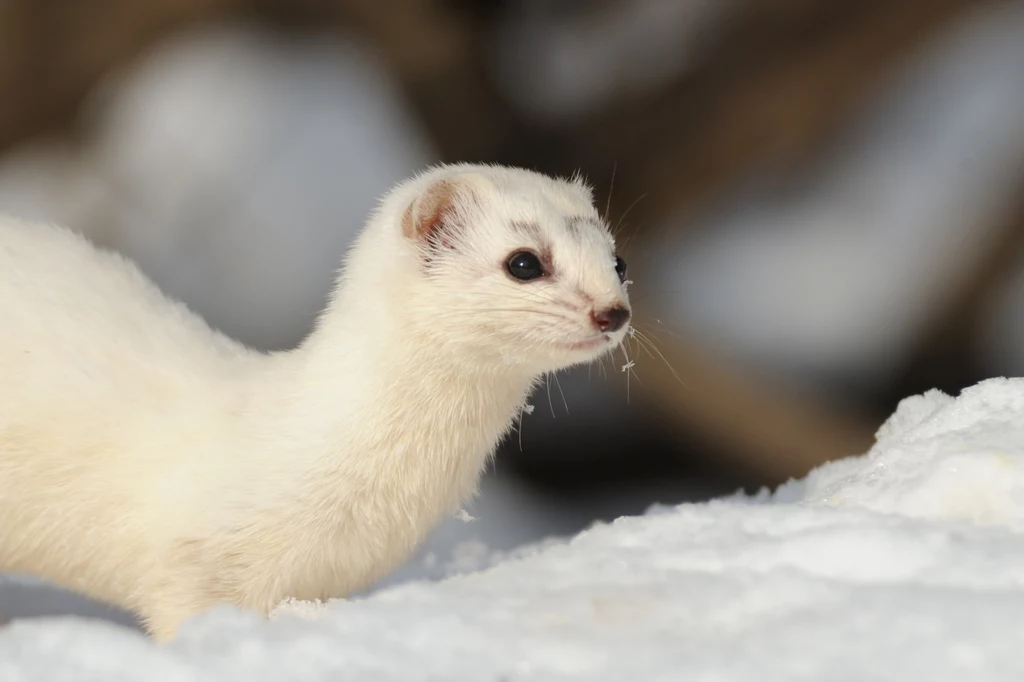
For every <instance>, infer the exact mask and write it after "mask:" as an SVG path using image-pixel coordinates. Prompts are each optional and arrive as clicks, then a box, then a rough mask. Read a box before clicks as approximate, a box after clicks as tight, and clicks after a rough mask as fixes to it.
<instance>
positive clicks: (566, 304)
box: [399, 166, 631, 372]
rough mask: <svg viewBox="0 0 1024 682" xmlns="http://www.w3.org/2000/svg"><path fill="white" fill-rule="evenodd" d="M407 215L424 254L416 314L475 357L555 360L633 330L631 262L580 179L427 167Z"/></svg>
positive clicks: (407, 235) (585, 356) (420, 322)
mask: <svg viewBox="0 0 1024 682" xmlns="http://www.w3.org/2000/svg"><path fill="white" fill-rule="evenodd" d="M418 181H419V182H418V191H416V193H415V194H414V195H413V196H412V197H411V198H409V199H407V201H406V202H405V206H404V208H403V209H402V213H401V218H400V220H399V223H400V226H401V237H402V239H403V240H404V242H405V244H406V246H408V247H409V248H410V249H411V253H412V254H413V258H414V259H415V262H416V267H415V275H410V276H412V277H413V278H414V280H415V286H411V287H407V290H408V292H409V297H410V298H409V300H408V302H407V303H408V306H406V307H405V309H406V314H407V315H408V316H410V317H411V318H412V321H413V323H414V324H415V327H416V329H417V333H421V334H423V335H425V336H427V337H429V338H431V339H432V340H433V342H434V343H436V344H438V345H440V346H445V347H447V348H449V349H451V350H454V351H455V352H458V353H460V354H461V355H462V356H463V357H465V359H466V360H467V362H471V361H474V360H482V361H485V362H494V361H495V360H497V361H499V362H503V363H508V364H516V365H521V366H523V367H524V368H526V369H527V370H529V371H531V372H547V371H553V370H556V369H560V368H563V367H567V366H570V365H574V364H578V363H582V362H587V361H589V360H592V359H594V358H596V357H598V356H600V355H602V354H604V353H606V352H608V351H610V350H611V349H614V348H615V347H616V346H617V345H618V344H619V343H620V342H621V341H622V340H623V337H624V335H625V334H626V332H627V330H628V325H629V320H630V314H631V310H630V304H629V298H628V296H627V294H626V285H627V280H626V264H625V262H624V261H623V260H622V259H621V258H620V257H619V256H618V254H617V253H616V247H615V241H614V239H613V238H612V235H611V233H610V232H609V230H608V228H607V225H606V224H605V222H604V220H603V219H602V218H601V216H600V215H599V214H598V212H597V210H596V209H595V207H594V204H593V197H592V194H591V191H590V189H589V188H588V187H587V186H586V185H585V184H583V182H582V181H580V180H571V181H566V180H558V179H553V178H550V177H547V176H544V175H540V174H537V173H533V172H529V171H525V170H520V169H511V168H502V167H494V166H454V167H443V168H440V169H436V170H435V171H433V172H431V173H428V174H427V175H425V176H423V177H421V178H419V179H418Z"/></svg>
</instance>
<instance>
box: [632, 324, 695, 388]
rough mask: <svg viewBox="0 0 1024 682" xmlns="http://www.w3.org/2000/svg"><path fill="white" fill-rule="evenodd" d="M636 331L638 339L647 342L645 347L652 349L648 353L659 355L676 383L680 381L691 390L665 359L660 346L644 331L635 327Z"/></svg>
mask: <svg viewBox="0 0 1024 682" xmlns="http://www.w3.org/2000/svg"><path fill="white" fill-rule="evenodd" d="M634 329H635V330H636V335H637V339H639V340H642V341H643V342H645V344H646V346H645V347H647V346H649V347H650V349H649V350H648V351H647V352H648V354H650V352H651V350H653V351H654V352H655V353H657V354H658V357H660V358H661V361H662V362H664V363H665V366H666V367H668V370H669V371H670V372H672V376H674V377H675V378H676V381H678V382H679V383H680V384H682V385H683V386H686V388H690V387H689V386H687V385H686V382H685V381H683V380H682V378H681V377H680V376H679V373H678V372H676V368H675V367H673V366H672V363H671V362H669V361H668V358H666V357H665V355H664V353H662V352H661V351H660V350H659V349H658V346H657V345H656V344H655V343H654V342H653V341H651V340H650V339H649V338H648V337H647V336H646V335H645V334H644V333H643V332H642V331H640V330H639V329H636V328H635V327H634ZM651 357H652V358H653V357H654V356H653V355H652V356H651Z"/></svg>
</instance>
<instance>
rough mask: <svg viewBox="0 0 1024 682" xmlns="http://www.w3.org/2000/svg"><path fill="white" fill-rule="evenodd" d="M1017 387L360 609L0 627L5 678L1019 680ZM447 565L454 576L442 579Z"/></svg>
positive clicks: (345, 606) (938, 396) (1023, 505)
mask: <svg viewBox="0 0 1024 682" xmlns="http://www.w3.org/2000/svg"><path fill="white" fill-rule="evenodd" d="M1022 529H1024V379H993V380H989V381H986V382H983V383H981V384H979V385H977V386H974V387H972V388H970V389H967V390H965V391H964V392H963V393H962V394H961V395H960V396H957V397H956V398H953V397H950V396H947V395H945V394H942V393H940V392H938V391H932V392H929V393H926V394H925V395H922V396H916V397H912V398H909V399H907V400H905V401H904V402H903V403H902V404H901V405H900V406H899V408H898V410H897V411H896V413H895V414H894V415H893V416H892V417H891V418H890V419H889V420H888V421H887V422H886V423H885V424H884V425H883V426H882V427H881V428H880V429H879V431H878V440H877V442H876V444H875V446H874V447H873V448H872V449H871V451H869V452H868V453H867V454H865V455H863V456H859V457H851V458H848V459H844V460H840V461H836V462H832V463H829V464H826V465H824V466H822V467H820V468H819V469H817V470H815V471H814V472H812V473H811V474H810V475H809V476H808V477H807V478H805V479H804V480H801V481H792V482H790V483H788V484H786V485H784V486H782V487H780V488H779V489H778V490H776V491H775V492H774V493H770V492H768V491H762V492H761V493H759V494H757V495H754V496H744V495H741V494H736V495H733V496H731V497H728V498H723V499H718V500H715V501H712V502H710V503H702V504H687V505H682V506H679V507H673V508H669V507H655V508H652V509H651V510H650V511H649V512H648V513H647V514H646V515H644V516H638V517H623V518H620V519H618V520H616V521H615V522H613V523H610V524H601V525H597V526H594V527H593V528H591V529H589V530H587V531H585V532H583V533H581V534H579V535H578V536H576V537H575V538H573V539H572V540H571V541H569V542H561V541H552V542H548V543H543V544H541V545H538V546H534V547H527V548H524V549H521V550H518V551H515V552H512V553H511V554H510V555H506V556H493V555H489V554H487V553H486V552H484V551H482V550H481V549H480V548H476V550H475V551H476V554H475V559H476V560H475V562H474V561H470V562H469V564H474V565H470V566H464V567H463V569H466V568H468V569H478V570H471V572H468V573H464V574H461V575H456V576H454V577H451V578H448V579H445V580H441V581H437V582H409V583H405V584H402V585H398V586H394V587H391V588H388V589H384V590H382V591H379V592H376V593H374V594H372V595H370V596H369V597H366V598H363V599H355V600H351V601H345V600H336V601H333V602H330V603H328V604H326V605H319V604H311V603H298V604H296V603H291V604H284V605H282V606H281V607H279V609H278V610H277V612H276V613H275V614H274V617H273V618H272V619H270V620H269V621H268V620H264V619H261V618H259V617H257V616H255V615H252V614H246V613H242V612H239V611H237V610H235V609H232V608H229V607H223V608H219V609H216V610H214V611H212V612H210V613H208V614H205V615H202V616H199V617H197V618H195V619H193V620H191V621H190V622H188V623H187V624H186V625H185V627H184V628H183V630H182V633H181V635H180V637H179V639H178V640H176V641H175V642H173V643H171V644H169V645H166V646H164V647H158V646H156V645H154V644H151V643H149V642H148V641H147V640H145V639H144V638H143V637H142V636H141V635H140V634H138V633H137V632H135V631H132V630H129V629H127V628H122V627H119V626H116V625H113V624H109V623H102V622H88V621H84V620H75V619H70V618H65V619H52V620H42V619H40V620H32V621H22V622H15V623H13V624H11V625H10V626H8V627H6V628H5V629H3V630H0V679H3V680H5V681H7V680H9V681H11V682H17V681H20V680H33V681H34V682H46V681H47V680H67V679H76V680H90V679H97V680H99V679H102V680H153V681H155V682H163V681H165V680H166V681H170V680H174V681H179V680H180V681H186V680H187V681H193V680H233V679H251V680H264V679H266V680H279V679H289V680H328V679H342V678H344V679H374V680H450V681H457V680H495V681H497V680H527V679H528V680H547V679H585V680H623V679H634V680H670V679H671V680H677V679H687V680H720V681H726V680H822V679H828V680H863V679H873V680H884V679H892V680H918V679H928V680H961V679H985V680H1003V679H1006V680H1010V679H1021V676H1022V675H1024V659H1022V658H1021V657H1020V656H1019V646H1020V642H1021V641H1024V623H1022V621H1021V619H1020V614H1021V613H1022V612H1024V535H1022V534H1021V530H1022ZM456 570H462V569H458V568H457V569H456Z"/></svg>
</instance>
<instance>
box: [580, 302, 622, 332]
mask: <svg viewBox="0 0 1024 682" xmlns="http://www.w3.org/2000/svg"><path fill="white" fill-rule="evenodd" d="M590 319H592V320H593V321H594V326H596V327H597V328H598V329H600V330H601V331H603V332H617V331H618V330H620V329H622V327H623V326H624V325H625V324H626V323H627V322H629V309H628V308H624V307H622V306H621V305H616V306H612V307H611V308H605V309H604V310H595V311H593V312H591V313H590Z"/></svg>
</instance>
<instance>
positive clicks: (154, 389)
mask: <svg viewBox="0 0 1024 682" xmlns="http://www.w3.org/2000/svg"><path fill="white" fill-rule="evenodd" d="M248 357H249V354H248V352H247V351H246V350H245V349H244V348H242V347H241V346H239V345H238V344H235V343H233V342H231V341H230V340H228V339H226V338H224V337H223V336H220V335H218V334H216V333H214V332H212V331H211V330H210V329H209V328H208V327H207V326H206V325H205V324H204V323H203V322H202V320H200V319H199V318H198V317H197V316H195V315H193V314H192V313H190V312H189V311H188V310H187V309H185V308H184V307H183V306H181V305H179V304H176V303H174V302H172V301H170V300H168V299H167V298H166V297H164V296H163V295H162V294H161V293H160V291H159V290H158V289H157V288H156V287H155V285H153V284H152V283H151V282H149V280H147V279H146V278H145V277H144V276H143V275H142V274H141V273H139V272H138V270H137V269H136V268H135V267H134V266H133V265H131V264H130V263H129V262H127V261H125V260H124V259H122V258H121V257H119V256H117V255H115V254H113V253H110V252H107V251H103V250H99V249H97V248H95V247H93V246H92V245H91V244H89V243H88V242H86V241H85V240H84V239H83V238H81V237H80V236H78V235H76V234H74V233H72V232H70V231H67V230H64V229H62V228H58V227H53V226H48V225H43V224H37V223H24V222H20V221H16V220H12V219H10V218H2V217H0V535H2V536H3V538H2V540H0V571H2V570H29V569H30V568H31V566H32V565H33V564H34V563H38V561H37V559H38V555H40V554H45V553H52V554H53V555H57V554H60V553H61V550H60V548H59V547H57V546H56V543H57V542H59V541H63V542H68V538H71V540H70V541H71V542H75V543H81V545H82V547H81V548H80V551H73V552H66V551H65V552H63V555H64V556H68V557H76V564H75V565H70V564H67V565H60V564H59V563H57V562H53V563H51V564H49V565H54V566H57V567H58V570H59V572H61V573H67V574H74V573H75V572H79V573H80V572H83V571H85V572H88V571H93V572H96V571H101V570H102V571H106V570H107V569H109V573H110V576H109V578H108V579H109V580H111V581H116V580H117V579H118V578H117V573H118V571H117V567H118V562H130V561H136V560H143V559H144V557H146V556H148V554H149V550H150V549H151V548H150V547H148V546H144V545H146V543H148V542H149V540H148V539H147V538H145V537H144V536H143V535H142V532H143V531H142V529H143V528H146V527H147V521H148V520H147V519H146V518H145V516H146V514H147V512H146V509H147V508H152V505H153V504H159V503H160V500H158V499H154V495H159V494H160V493H158V492H157V491H159V490H161V488H160V487H159V486H157V485H156V484H155V482H153V481H154V479H155V478H161V479H163V483H164V484H166V486H167V489H168V490H174V487H175V481H174V480H173V479H174V475H173V474H174V471H175V459H176V458H184V457H188V456H189V453H188V452H185V451H183V449H186V445H187V443H189V442H190V441H191V440H192V439H195V441H196V442H201V440H202V439H203V436H204V435H206V436H208V435H209V433H208V432H207V433H204V431H206V430H207V425H206V424H205V423H203V421H202V419H201V418H197V419H196V421H195V422H194V423H189V420H190V418H191V417H192V415H202V414H211V413H216V412H217V408H219V407H221V404H222V403H224V401H225V400H226V398H225V395H224V392H223V391H222V390H220V388H219V387H220V386H221V385H223V384H226V382H224V381H222V380H221V379H222V378H226V377H223V375H224V374H225V373H230V372H234V371H243V368H244V367H245V366H246V359H247V358H248ZM211 407H212V408H214V409H210V408H211ZM221 409H223V408H221ZM170 415H174V416H173V419H175V420H177V421H170V419H172V417H171V416H170ZM135 443H147V444H148V446H147V447H145V448H136V447H133V445H134V444H135ZM172 494H173V493H172ZM166 503H167V504H171V503H172V500H171V499H167V500H166ZM147 505H148V506H147ZM150 527H151V526H150ZM135 533H138V535H137V536H134V535H133V534H135ZM112 534H118V535H119V537H118V538H117V541H116V543H112V542H111V535H112ZM153 541H154V542H159V540H158V539H156V538H154V539H153ZM114 544H116V546H118V547H119V548H120V549H122V550H127V551H126V552H123V554H124V555H123V556H117V557H106V556H104V555H103V553H104V552H106V551H107V548H108V547H110V546H113V545H114ZM49 577H51V578H54V579H58V578H66V577H67V576H66V575H51V576H49ZM113 589H123V587H114V588H113Z"/></svg>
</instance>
